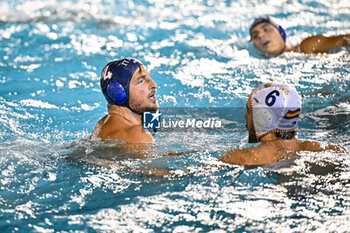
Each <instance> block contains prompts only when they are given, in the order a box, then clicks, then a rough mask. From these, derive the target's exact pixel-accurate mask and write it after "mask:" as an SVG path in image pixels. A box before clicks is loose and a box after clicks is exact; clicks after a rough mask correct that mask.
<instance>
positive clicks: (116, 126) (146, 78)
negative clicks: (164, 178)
mask: <svg viewBox="0 0 350 233" xmlns="http://www.w3.org/2000/svg"><path fill="white" fill-rule="evenodd" d="M100 85H101V89H102V92H103V94H104V96H105V97H106V100H107V102H108V114H107V115H106V116H104V117H103V118H102V119H101V120H100V121H99V122H98V123H97V125H96V127H95V129H94V131H93V133H92V135H91V138H101V139H102V140H105V139H119V140H123V141H125V142H129V143H148V142H153V137H152V135H151V134H150V133H149V132H148V131H145V130H144V128H143V126H142V113H143V112H145V111H156V110H157V109H158V104H157V99H156V92H157V91H156V88H157V84H156V83H155V82H154V81H153V80H152V79H151V78H150V73H149V72H148V71H147V69H146V68H145V66H144V65H143V64H142V63H141V62H140V61H138V60H136V59H134V58H124V59H120V60H116V61H112V62H110V63H108V64H107V65H106V66H105V68H104V69H103V71H102V74H101V79H100Z"/></svg>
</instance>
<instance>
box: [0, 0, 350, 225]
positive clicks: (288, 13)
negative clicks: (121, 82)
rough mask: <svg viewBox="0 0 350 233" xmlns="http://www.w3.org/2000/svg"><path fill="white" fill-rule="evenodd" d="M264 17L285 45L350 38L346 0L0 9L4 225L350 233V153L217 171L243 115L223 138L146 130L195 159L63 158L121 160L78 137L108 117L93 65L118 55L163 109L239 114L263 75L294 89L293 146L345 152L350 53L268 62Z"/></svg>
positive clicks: (38, 1) (0, 206) (349, 137)
mask: <svg viewBox="0 0 350 233" xmlns="http://www.w3.org/2000/svg"><path fill="white" fill-rule="evenodd" d="M260 15H270V16H273V17H275V18H276V19H277V20H278V22H280V23H281V24H282V25H283V26H284V27H285V28H286V29H287V32H288V36H289V37H288V41H289V42H290V43H291V44H296V43H298V42H300V41H301V40H302V39H303V38H305V37H306V36H309V35H314V34H325V35H337V34H345V33H350V2H349V1H347V0H334V1H326V0H323V1H322V0H315V1H311V0H298V1H275V0H251V1H243V0H238V1H211V0H208V1H194V0H191V1H187V0H183V1H174V2H169V1H164V0H148V1H138V0H134V1H131V0H128V1H126V0H125V1H124V0H120V1H118V0H113V1H112V0H97V1H95V0H94V1H93V0H84V1H83V0H46V1H43V0H35V1H26V0H14V1H3V0H1V1H0V47H1V48H0V168H1V169H0V170H1V171H0V232H210V231H212V232H234V231H235V232H262V231H267V232H313V231H317V232H349V229H350V157H349V153H332V152H322V153H306V152H305V153H301V154H300V157H299V158H297V159H295V160H294V161H287V162H281V163H277V164H273V165H270V166H261V167H242V166H229V165H227V166H224V165H220V166H213V165H215V164H218V162H217V158H218V157H219V156H220V155H221V154H222V153H224V152H225V151H228V150H230V149H234V148H241V147H247V146H250V145H247V143H246V141H247V134H246V132H245V123H244V120H243V116H242V119H241V120H240V121H238V122H237V125H236V129H235V130H232V131H231V132H225V133H205V132H204V133H186V132H172V133H171V132H170V133H162V132H160V133H157V134H155V135H154V137H155V140H156V142H157V143H156V146H155V147H156V148H155V149H156V150H158V151H161V152H164V151H195V152H188V153H186V154H185V155H182V156H177V157H167V158H161V157H157V156H151V155H150V158H148V159H144V160H140V159H130V158H126V159H121V160H120V161H116V164H115V166H114V167H112V168H106V167H103V166H98V165H93V164H87V163H76V162H70V161H67V160H66V158H67V157H68V156H76V157H84V156H87V157H88V156H90V157H94V156H97V155H98V156H107V155H108V156H109V157H111V156H112V155H114V156H115V157H117V158H119V157H122V156H123V155H121V154H120V152H119V154H118V151H116V150H114V148H106V147H104V146H103V145H101V143H99V142H91V141H87V140H85V139H86V138H88V137H89V135H90V134H91V132H92V130H93V128H94V126H95V124H96V122H97V121H98V120H99V119H100V118H101V117H102V116H103V115H104V114H105V113H106V102H105V99H104V97H103V95H102V94H101V92H100V87H99V75H100V72H101V69H102V68H103V66H104V65H105V64H107V62H108V61H110V60H112V59H115V58H120V57H135V58H137V59H139V60H141V61H143V62H144V63H145V64H146V65H147V68H148V69H149V70H150V71H151V77H152V78H153V79H154V80H155V81H156V82H157V84H158V94H157V96H158V100H159V104H160V106H161V107H193V106H194V107H228V108H237V109H241V108H244V106H245V101H246V98H247V97H248V95H249V93H250V91H251V90H252V88H253V87H254V86H256V85H257V84H259V83H261V82H271V81H274V82H284V83H288V84H292V85H295V86H296V88H297V90H298V91H299V93H300V94H301V96H302V98H303V109H305V113H304V115H303V117H302V119H301V122H300V127H299V134H298V135H299V138H301V139H311V140H319V141H324V142H331V143H337V144H340V145H342V146H344V147H346V148H347V149H349V146H350V123H349V122H350V94H349V93H350V90H349V86H350V51H349V48H342V49H338V50H336V51H333V52H332V53H331V54H328V55H303V54H297V53H288V54H284V55H282V56H279V57H277V58H272V59H265V58H262V57H260V55H259V54H258V53H257V52H256V51H255V50H254V49H253V48H252V45H251V44H250V43H249V31H248V27H249V24H250V23H251V22H252V20H253V19H254V17H256V16H260ZM125 166H127V167H130V168H132V169H136V170H137V169H138V168H142V167H151V168H152V167H155V168H169V169H171V170H172V171H173V173H172V174H173V175H170V176H167V177H155V176H147V175H142V174H139V173H137V172H132V171H129V170H125V169H123V168H125Z"/></svg>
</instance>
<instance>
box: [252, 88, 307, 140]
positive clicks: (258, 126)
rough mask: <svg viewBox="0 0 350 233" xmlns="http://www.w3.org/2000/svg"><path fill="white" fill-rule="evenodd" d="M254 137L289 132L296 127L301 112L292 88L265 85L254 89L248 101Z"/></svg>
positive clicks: (258, 137) (298, 99)
mask: <svg viewBox="0 0 350 233" xmlns="http://www.w3.org/2000/svg"><path fill="white" fill-rule="evenodd" d="M248 103H249V104H250V107H251V111H252V112H251V113H252V117H253V125H254V129H255V135H256V138H257V139H258V141H260V138H261V137H263V136H265V135H267V134H271V133H278V132H291V131H294V129H295V128H296V127H297V124H298V120H299V114H300V110H301V101H300V97H299V95H298V93H297V91H296V90H295V88H294V87H291V86H288V85H286V84H278V83H267V84H261V85H259V86H258V87H256V88H254V90H253V91H252V93H251V94H250V97H249V101H248Z"/></svg>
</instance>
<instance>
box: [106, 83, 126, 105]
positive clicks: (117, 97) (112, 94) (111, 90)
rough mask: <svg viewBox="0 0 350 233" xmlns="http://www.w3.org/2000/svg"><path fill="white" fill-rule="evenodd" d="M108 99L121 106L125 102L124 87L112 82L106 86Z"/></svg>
mask: <svg viewBox="0 0 350 233" xmlns="http://www.w3.org/2000/svg"><path fill="white" fill-rule="evenodd" d="M107 94H108V97H109V98H111V99H112V101H113V102H115V103H116V104H117V105H122V104H123V103H125V101H126V98H127V96H126V91H125V89H124V87H123V86H122V85H121V84H120V83H119V82H118V81H114V82H111V83H109V84H108V86H107Z"/></svg>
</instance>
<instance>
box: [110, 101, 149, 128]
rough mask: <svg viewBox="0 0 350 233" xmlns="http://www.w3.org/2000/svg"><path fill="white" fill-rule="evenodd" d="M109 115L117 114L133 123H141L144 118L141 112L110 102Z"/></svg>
mask: <svg viewBox="0 0 350 233" xmlns="http://www.w3.org/2000/svg"><path fill="white" fill-rule="evenodd" d="M108 115H117V116H119V117H121V118H124V119H125V120H127V121H128V122H130V123H131V124H132V125H140V124H141V123H142V118H141V115H140V114H137V113H135V112H134V111H131V110H130V109H129V108H127V107H122V106H118V105H114V104H108Z"/></svg>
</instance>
